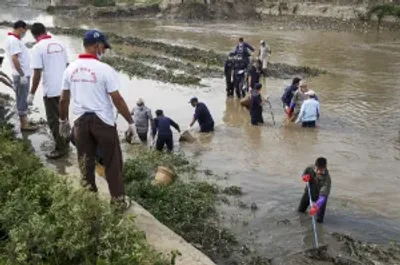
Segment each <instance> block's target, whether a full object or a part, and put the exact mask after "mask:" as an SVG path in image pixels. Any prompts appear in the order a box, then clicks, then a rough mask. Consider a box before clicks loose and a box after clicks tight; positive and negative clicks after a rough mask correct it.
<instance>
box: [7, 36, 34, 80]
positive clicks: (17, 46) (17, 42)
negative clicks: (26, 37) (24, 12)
mask: <svg viewBox="0 0 400 265" xmlns="http://www.w3.org/2000/svg"><path fill="white" fill-rule="evenodd" d="M5 50H6V54H7V60H8V61H9V62H10V64H11V70H12V75H14V76H15V75H16V76H18V75H19V73H18V71H17V69H15V65H14V63H13V61H12V56H13V55H16V54H17V55H18V61H19V64H20V65H21V69H22V71H24V75H25V76H31V68H30V65H29V50H28V48H27V47H26V46H25V43H24V42H23V41H22V40H21V39H20V38H19V36H17V35H15V34H14V33H11V32H10V33H8V37H7V42H6V49H5Z"/></svg>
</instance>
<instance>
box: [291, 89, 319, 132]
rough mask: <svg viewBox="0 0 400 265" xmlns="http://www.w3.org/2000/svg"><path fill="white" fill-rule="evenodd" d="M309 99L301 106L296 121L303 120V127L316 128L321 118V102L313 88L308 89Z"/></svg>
mask: <svg viewBox="0 0 400 265" xmlns="http://www.w3.org/2000/svg"><path fill="white" fill-rule="evenodd" d="M305 94H306V96H308V99H306V100H304V102H303V104H302V105H301V108H300V113H299V117H298V118H297V121H296V123H299V122H301V126H302V127H308V128H314V127H315V126H316V121H317V120H318V119H319V113H320V110H319V102H318V101H317V100H316V99H315V93H314V91H312V90H309V91H307V92H306V93H305Z"/></svg>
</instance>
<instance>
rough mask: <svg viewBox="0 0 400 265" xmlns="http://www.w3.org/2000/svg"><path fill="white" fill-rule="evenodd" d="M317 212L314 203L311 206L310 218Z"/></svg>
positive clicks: (316, 206) (317, 208)
mask: <svg viewBox="0 0 400 265" xmlns="http://www.w3.org/2000/svg"><path fill="white" fill-rule="evenodd" d="M318 210H319V207H318V205H317V204H316V203H314V204H313V206H311V209H310V215H311V216H314V215H316V214H317V213H318Z"/></svg>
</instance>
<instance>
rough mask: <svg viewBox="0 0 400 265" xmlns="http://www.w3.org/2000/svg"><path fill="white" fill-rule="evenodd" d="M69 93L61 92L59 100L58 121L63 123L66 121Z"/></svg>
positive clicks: (67, 91)
mask: <svg viewBox="0 0 400 265" xmlns="http://www.w3.org/2000/svg"><path fill="white" fill-rule="evenodd" d="M70 98H71V93H70V91H69V90H62V92H61V98H60V120H62V121H65V120H66V119H68V108H69V101H70Z"/></svg>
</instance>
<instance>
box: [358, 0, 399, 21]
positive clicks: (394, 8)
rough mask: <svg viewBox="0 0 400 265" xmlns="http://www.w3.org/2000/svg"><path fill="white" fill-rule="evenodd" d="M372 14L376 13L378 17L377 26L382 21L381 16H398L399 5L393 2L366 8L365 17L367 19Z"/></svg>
mask: <svg viewBox="0 0 400 265" xmlns="http://www.w3.org/2000/svg"><path fill="white" fill-rule="evenodd" d="M373 15H376V17H377V18H378V27H379V26H380V25H381V23H382V20H383V18H384V17H386V16H394V17H396V18H400V6H399V5H395V4H384V5H376V6H373V7H371V8H370V9H369V10H368V12H367V14H366V18H367V19H368V20H369V19H370V18H371V17H372V16H373Z"/></svg>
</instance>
